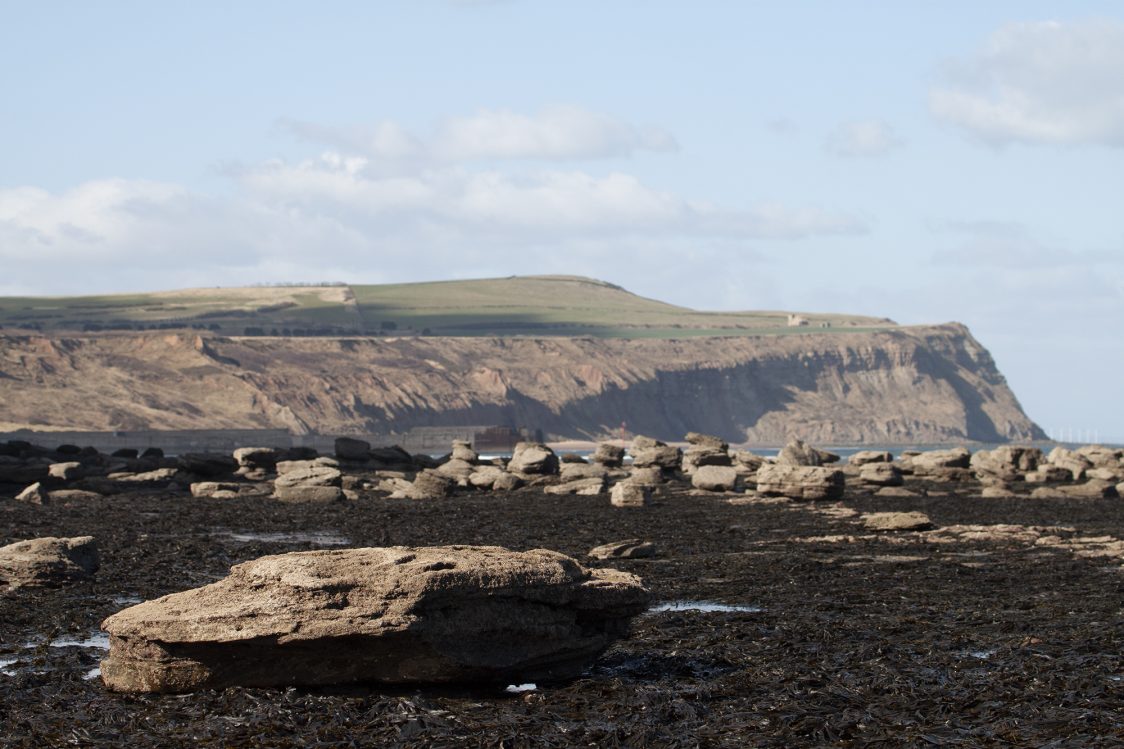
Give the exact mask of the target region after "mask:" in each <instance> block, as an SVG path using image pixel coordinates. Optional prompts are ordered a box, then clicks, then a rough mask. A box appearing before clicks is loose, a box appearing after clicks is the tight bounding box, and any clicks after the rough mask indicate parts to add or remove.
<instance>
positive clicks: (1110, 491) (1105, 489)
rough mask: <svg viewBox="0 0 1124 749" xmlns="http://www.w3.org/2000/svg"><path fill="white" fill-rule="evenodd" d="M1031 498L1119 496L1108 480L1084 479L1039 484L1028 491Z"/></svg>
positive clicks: (1104, 497) (1105, 497) (1106, 497)
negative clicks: (1075, 481) (1080, 481)
mask: <svg viewBox="0 0 1124 749" xmlns="http://www.w3.org/2000/svg"><path fill="white" fill-rule="evenodd" d="M1030 496H1031V498H1032V499H1050V498H1051V497H1067V498H1070V499H1110V498H1112V497H1118V496H1120V495H1119V494H1118V493H1117V491H1116V486H1114V485H1113V484H1111V483H1110V482H1108V481H1086V482H1085V483H1083V484H1068V485H1066V484H1063V485H1061V486H1040V487H1038V488H1037V489H1035V490H1034V491H1032V492H1031V493H1030Z"/></svg>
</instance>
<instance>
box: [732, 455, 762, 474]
mask: <svg viewBox="0 0 1124 749" xmlns="http://www.w3.org/2000/svg"><path fill="white" fill-rule="evenodd" d="M764 463H765V459H764V458H763V457H761V456H760V455H755V454H753V453H751V452H750V451H749V450H740V451H738V452H736V453H734V465H735V466H740V467H742V468H744V469H746V470H747V471H749V472H751V473H757V469H758V468H760V467H761V466H762V464H764Z"/></svg>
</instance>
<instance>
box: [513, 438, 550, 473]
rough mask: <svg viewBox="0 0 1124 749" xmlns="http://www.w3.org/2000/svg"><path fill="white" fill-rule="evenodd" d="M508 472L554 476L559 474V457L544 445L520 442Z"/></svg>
mask: <svg viewBox="0 0 1124 749" xmlns="http://www.w3.org/2000/svg"><path fill="white" fill-rule="evenodd" d="M507 470H508V471H510V472H511V473H522V474H524V475H528V476H553V475H554V474H556V473H558V456H557V455H555V454H554V451H553V450H551V449H550V448H549V447H547V446H546V445H544V444H542V443H539V442H520V443H519V444H517V445H516V446H515V450H514V451H513V452H512V455H511V460H510V461H509V462H508V464H507Z"/></svg>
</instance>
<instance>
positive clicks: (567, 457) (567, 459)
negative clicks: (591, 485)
mask: <svg viewBox="0 0 1124 749" xmlns="http://www.w3.org/2000/svg"><path fill="white" fill-rule="evenodd" d="M558 460H559V461H560V462H561V463H562V464H563V465H565V464H566V463H583V464H584V463H586V459H585V458H583V457H582V456H580V455H578V454H577V453H562V454H561V455H560V456H558Z"/></svg>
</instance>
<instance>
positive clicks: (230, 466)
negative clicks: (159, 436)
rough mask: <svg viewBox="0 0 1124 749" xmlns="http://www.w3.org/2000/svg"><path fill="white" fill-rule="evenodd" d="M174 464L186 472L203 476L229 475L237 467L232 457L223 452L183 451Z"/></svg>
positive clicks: (219, 476)
mask: <svg viewBox="0 0 1124 749" xmlns="http://www.w3.org/2000/svg"><path fill="white" fill-rule="evenodd" d="M176 464H177V465H178V466H179V468H180V469H182V470H183V471H185V472H187V473H191V474H195V475H196V476H201V477H203V478H222V477H225V476H230V475H231V474H233V473H234V471H235V470H236V469H237V468H238V464H237V463H235V462H234V458H233V457H232V456H230V455H226V454H223V453H184V454H183V455H180V456H179V457H178V458H177V459H176Z"/></svg>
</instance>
